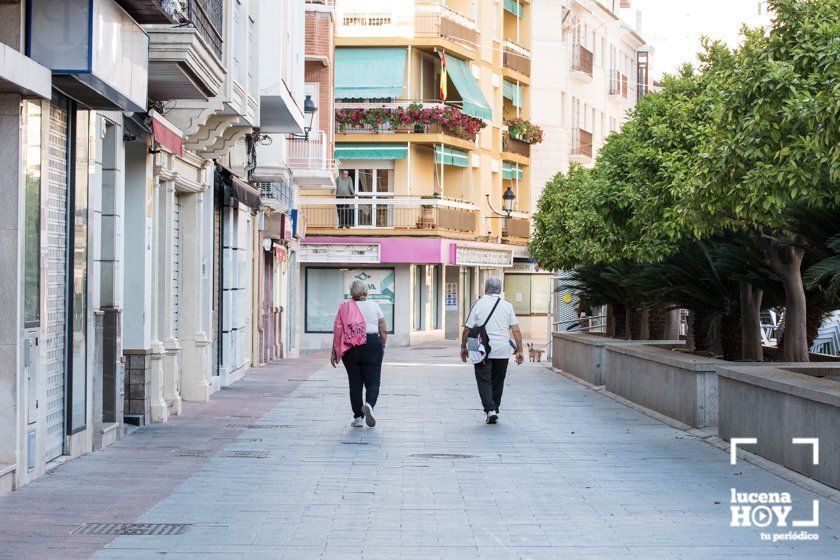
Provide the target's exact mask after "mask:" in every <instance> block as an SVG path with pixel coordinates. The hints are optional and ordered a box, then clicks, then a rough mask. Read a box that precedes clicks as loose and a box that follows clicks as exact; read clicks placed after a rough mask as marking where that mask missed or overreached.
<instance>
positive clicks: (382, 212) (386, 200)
mask: <svg viewBox="0 0 840 560" xmlns="http://www.w3.org/2000/svg"><path fill="white" fill-rule="evenodd" d="M392 174H393V170H391V169H357V170H356V208H355V210H356V211H355V215H356V221H355V225H356V226H359V227H368V228H376V227H394V215H393V206H392V204H391V200H392V199H393V196H394V190H393V181H392V180H391V179H392Z"/></svg>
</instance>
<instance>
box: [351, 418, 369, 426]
mask: <svg viewBox="0 0 840 560" xmlns="http://www.w3.org/2000/svg"><path fill="white" fill-rule="evenodd" d="M364 425H365V424H364V422H363V418H362V417H361V416H360V417H359V418H353V421H352V422H350V427H351V428H362V427H364Z"/></svg>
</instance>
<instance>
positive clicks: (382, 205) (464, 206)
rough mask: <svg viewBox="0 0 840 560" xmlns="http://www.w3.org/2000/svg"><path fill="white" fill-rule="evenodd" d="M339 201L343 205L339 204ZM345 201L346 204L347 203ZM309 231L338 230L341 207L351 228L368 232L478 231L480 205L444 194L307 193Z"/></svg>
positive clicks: (305, 208) (304, 202)
mask: <svg viewBox="0 0 840 560" xmlns="http://www.w3.org/2000/svg"><path fill="white" fill-rule="evenodd" d="M339 205H341V206H342V208H339ZM345 205H346V206H345ZM300 209H301V212H302V213H303V214H304V216H306V220H307V227H308V229H309V232H310V233H314V231H313V230H336V231H321V232H319V233H321V234H326V233H336V232H338V231H346V230H338V223H339V220H338V218H339V216H338V212H339V210H340V211H342V212H346V214H344V216H345V217H346V218H347V220H348V221H349V223H350V224H352V225H351V227H350V231H351V232H353V230H358V233H360V234H368V233H369V232H370V230H383V231H381V233H385V232H387V231H388V230H392V231H394V232H410V233H411V234H412V235H436V234H438V233H439V232H445V233H457V234H465V235H469V236H473V235H475V232H476V230H477V228H478V208H476V207H475V206H473V205H471V204H468V203H466V202H461V201H458V200H451V199H445V198H421V197H410V196H395V195H382V194H380V195H376V196H357V197H354V198H331V197H330V198H328V197H307V198H304V199H301V204H300Z"/></svg>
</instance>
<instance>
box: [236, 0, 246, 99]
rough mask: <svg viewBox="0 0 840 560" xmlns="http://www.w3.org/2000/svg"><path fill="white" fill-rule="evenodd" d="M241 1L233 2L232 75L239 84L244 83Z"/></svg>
mask: <svg viewBox="0 0 840 560" xmlns="http://www.w3.org/2000/svg"><path fill="white" fill-rule="evenodd" d="M242 43H243V37H242V2H241V0H234V2H233V77H234V79H235V80H236V81H238V82H239V83H240V84H244V83H245V74H244V72H245V66H244V65H243V64H242V46H243V45H242Z"/></svg>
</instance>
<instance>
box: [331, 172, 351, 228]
mask: <svg viewBox="0 0 840 560" xmlns="http://www.w3.org/2000/svg"><path fill="white" fill-rule="evenodd" d="M335 196H336V198H353V197H355V196H356V189H354V188H353V178H352V177H351V176H350V172H349V171H348V170H346V169H344V170H342V171H341V177H339V178H338V181H336V184H335ZM335 207H336V211H337V212H338V227H339V228H345V227H346V228H349V227H350V226H352V225H353V222H354V221H355V220H354V219H353V218H354V216H353V207H352V205H350V204H336V205H335Z"/></svg>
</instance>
